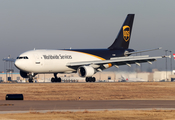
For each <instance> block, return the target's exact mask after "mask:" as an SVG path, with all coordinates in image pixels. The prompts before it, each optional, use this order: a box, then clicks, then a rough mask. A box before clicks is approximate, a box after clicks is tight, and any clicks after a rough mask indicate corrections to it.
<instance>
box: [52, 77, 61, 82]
mask: <svg viewBox="0 0 175 120" xmlns="http://www.w3.org/2000/svg"><path fill="white" fill-rule="evenodd" d="M51 82H61V78H60V77H59V78H52V79H51Z"/></svg>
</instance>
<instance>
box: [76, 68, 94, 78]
mask: <svg viewBox="0 0 175 120" xmlns="http://www.w3.org/2000/svg"><path fill="white" fill-rule="evenodd" d="M94 74H95V69H94V68H93V67H91V66H80V67H79V68H78V75H79V76H80V77H91V76H93V75H94Z"/></svg>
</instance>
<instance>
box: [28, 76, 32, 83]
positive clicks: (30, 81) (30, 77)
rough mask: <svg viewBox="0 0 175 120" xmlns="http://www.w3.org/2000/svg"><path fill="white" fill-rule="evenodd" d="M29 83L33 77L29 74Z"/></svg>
mask: <svg viewBox="0 0 175 120" xmlns="http://www.w3.org/2000/svg"><path fill="white" fill-rule="evenodd" d="M29 83H33V77H32V75H29Z"/></svg>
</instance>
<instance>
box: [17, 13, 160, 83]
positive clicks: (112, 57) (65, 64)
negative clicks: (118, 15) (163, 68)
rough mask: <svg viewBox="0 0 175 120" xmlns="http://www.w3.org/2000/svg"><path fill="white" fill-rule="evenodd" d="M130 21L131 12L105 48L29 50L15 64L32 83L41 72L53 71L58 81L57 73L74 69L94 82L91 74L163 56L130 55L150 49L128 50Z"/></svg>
mask: <svg viewBox="0 0 175 120" xmlns="http://www.w3.org/2000/svg"><path fill="white" fill-rule="evenodd" d="M133 21H134V14H128V15H127V17H126V19H125V21H124V23H123V25H122V27H121V29H120V31H119V33H118V36H117V37H116V39H115V41H114V43H113V44H112V45H111V46H110V47H108V48H107V49H66V50H65V49H64V50H47V49H41V50H31V51H27V52H24V53H22V54H21V55H19V56H18V57H17V59H16V61H15V66H16V67H17V68H18V69H19V70H20V75H21V76H22V77H23V78H29V82H33V77H34V76H35V75H37V74H42V73H53V74H54V77H53V78H52V79H51V82H61V78H58V77H57V74H58V73H76V72H77V73H78V75H79V76H80V77H85V78H86V82H95V81H96V79H95V78H94V77H92V76H93V75H94V74H95V73H96V72H101V71H102V70H104V69H107V68H110V67H111V66H116V67H118V66H120V65H128V66H130V64H137V65H140V64H139V63H143V62H148V63H151V62H152V61H155V60H156V59H158V58H162V56H158V57H149V56H129V55H131V54H135V53H140V52H145V51H151V50H145V51H134V50H133V49H128V46H129V42H130V38H131V31H132V24H133ZM158 49H159V48H158ZM153 50H155V49H153Z"/></svg>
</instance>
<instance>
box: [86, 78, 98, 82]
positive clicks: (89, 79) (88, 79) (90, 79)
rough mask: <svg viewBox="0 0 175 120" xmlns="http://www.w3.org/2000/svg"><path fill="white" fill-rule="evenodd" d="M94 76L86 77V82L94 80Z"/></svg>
mask: <svg viewBox="0 0 175 120" xmlns="http://www.w3.org/2000/svg"><path fill="white" fill-rule="evenodd" d="M95 81H96V79H95V77H86V82H95Z"/></svg>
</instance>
